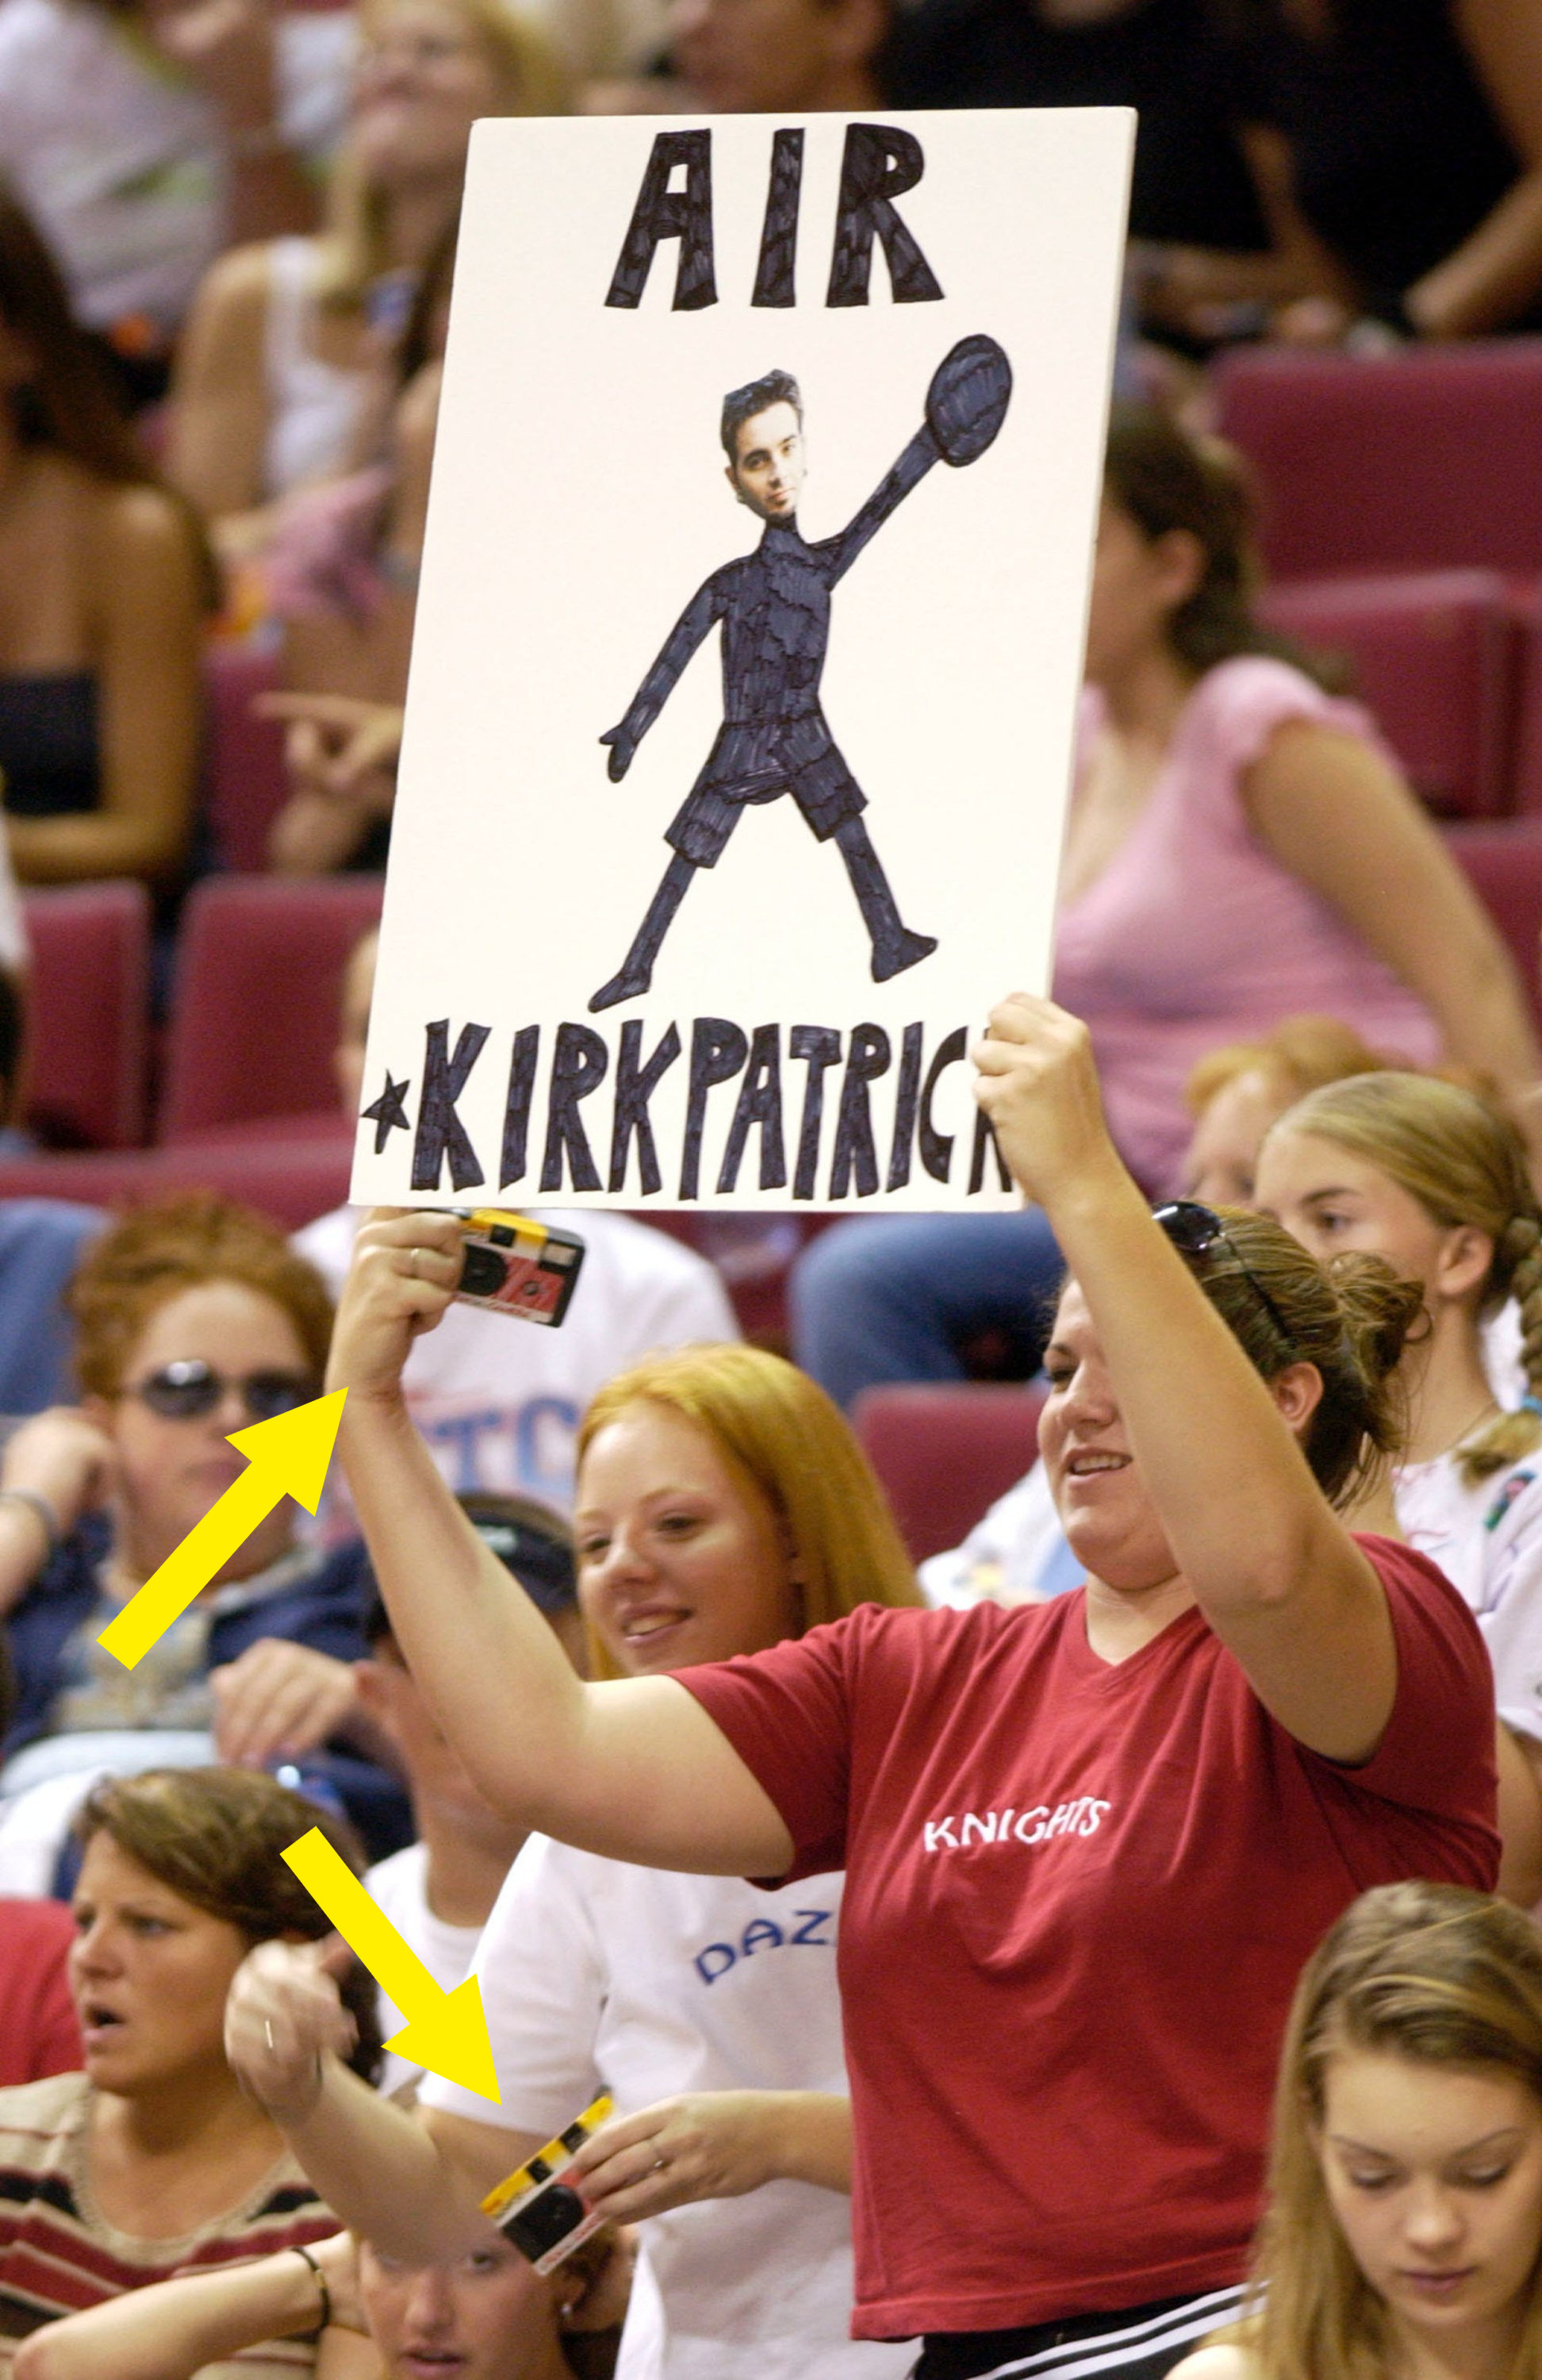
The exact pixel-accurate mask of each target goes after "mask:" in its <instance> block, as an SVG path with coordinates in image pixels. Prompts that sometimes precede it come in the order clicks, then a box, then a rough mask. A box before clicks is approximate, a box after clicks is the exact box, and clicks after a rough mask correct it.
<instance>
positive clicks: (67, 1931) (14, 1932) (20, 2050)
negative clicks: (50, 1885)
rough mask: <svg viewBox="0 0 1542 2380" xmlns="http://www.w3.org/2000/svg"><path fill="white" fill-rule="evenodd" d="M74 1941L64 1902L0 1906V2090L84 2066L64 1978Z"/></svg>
mask: <svg viewBox="0 0 1542 2380" xmlns="http://www.w3.org/2000/svg"><path fill="white" fill-rule="evenodd" d="M74 1939H75V1919H74V1917H73V1915H72V1914H71V1913H70V1912H69V1911H68V1910H67V1908H66V1907H65V1905H64V1903H63V1901H62V1900H0V2087H4V2088H8V2087H9V2086H10V2085H11V2084H12V2083H41V2082H42V2079H43V2077H44V2075H46V2074H72V2073H75V2072H77V2071H78V2070H79V2068H80V2067H81V2066H83V2065H84V2063H85V2056H84V2052H83V2051H82V2049H81V2047H80V2027H79V2022H77V2019H76V2014H75V2003H74V2001H73V2000H72V1999H71V1998H70V1996H69V1984H68V1980H67V1976H66V1973H65V1957H66V1953H67V1951H68V1949H69V1946H70V1944H71V1942H73V1940H74Z"/></svg>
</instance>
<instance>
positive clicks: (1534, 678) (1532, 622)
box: [1512, 595, 1542, 815]
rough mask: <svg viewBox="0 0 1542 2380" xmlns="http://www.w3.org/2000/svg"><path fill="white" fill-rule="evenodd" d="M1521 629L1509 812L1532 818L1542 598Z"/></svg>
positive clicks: (1541, 727) (1539, 734) (1538, 773)
mask: <svg viewBox="0 0 1542 2380" xmlns="http://www.w3.org/2000/svg"><path fill="white" fill-rule="evenodd" d="M1522 627H1523V639H1522V647H1521V656H1520V662H1519V671H1518V674H1519V679H1520V693H1519V698H1518V700H1517V704H1516V710H1517V717H1516V722H1515V766H1514V786H1513V799H1512V808H1514V809H1516V810H1519V811H1522V812H1529V813H1532V814H1533V815H1535V814H1536V812H1538V811H1542V595H1538V596H1536V597H1534V598H1533V600H1532V601H1531V602H1530V603H1529V604H1528V605H1527V606H1526V609H1525V613H1524V619H1523V622H1522Z"/></svg>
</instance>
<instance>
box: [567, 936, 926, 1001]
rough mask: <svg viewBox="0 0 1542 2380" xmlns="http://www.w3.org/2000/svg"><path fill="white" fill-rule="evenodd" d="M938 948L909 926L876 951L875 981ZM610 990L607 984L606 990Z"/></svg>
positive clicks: (902, 970) (883, 980) (899, 972)
mask: <svg viewBox="0 0 1542 2380" xmlns="http://www.w3.org/2000/svg"><path fill="white" fill-rule="evenodd" d="M936 948H937V937H936V935H935V934H913V933H912V932H911V930H910V929H909V927H908V926H907V927H906V928H905V931H904V932H903V933H902V934H901V936H900V938H899V940H898V941H896V942H886V943H885V944H884V946H883V948H882V949H881V950H879V949H877V948H875V949H874V952H873V981H874V982H875V983H887V982H888V980H889V978H890V977H891V976H892V975H903V974H904V973H905V968H906V967H913V966H918V965H920V963H921V961H922V960H923V959H929V958H930V956H931V954H932V953H933V951H934V950H935V949H936ZM609 989H610V986H609V985H608V984H607V986H606V990H607V991H608V990H609ZM620 996H621V995H620V994H619V993H618V994H617V997H618V998H619V997H620ZM598 1005H599V1002H598V1001H595V1000H591V1001H590V1002H589V1006H590V1007H591V1008H595V1007H598Z"/></svg>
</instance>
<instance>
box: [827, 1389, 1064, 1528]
mask: <svg viewBox="0 0 1542 2380" xmlns="http://www.w3.org/2000/svg"><path fill="white" fill-rule="evenodd" d="M1043 1403H1044V1392H1043V1390H1042V1389H1040V1388H1038V1387H1035V1386H1032V1385H1030V1386H1028V1387H1026V1388H1022V1387H1011V1388H1001V1387H986V1386H983V1385H981V1384H979V1383H977V1382H973V1381H970V1382H963V1381H961V1382H958V1383H956V1384H954V1383H951V1382H950V1383H948V1384H947V1385H945V1386H932V1385H930V1384H927V1385H924V1386H923V1385H916V1386H905V1387H903V1388H883V1389H864V1390H863V1391H862V1394H861V1395H860V1396H859V1397H858V1398H857V1400H856V1407H855V1409H854V1411H853V1414H852V1424H853V1427H854V1428H855V1429H856V1435H857V1438H858V1439H860V1441H861V1444H862V1449H863V1451H864V1452H865V1453H866V1455H867V1457H868V1462H869V1463H871V1464H872V1466H873V1469H874V1470H875V1471H876V1472H877V1474H878V1475H879V1478H880V1481H881V1482H882V1485H883V1489H884V1493H885V1494H886V1495H887V1497H888V1499H889V1501H890V1503H891V1504H892V1507H893V1512H894V1518H895V1519H896V1520H897V1521H898V1523H899V1524H900V1533H901V1535H902V1536H904V1538H905V1544H906V1546H907V1547H908V1548H909V1549H910V1554H911V1558H912V1560H915V1561H918V1562H919V1561H925V1560H926V1559H927V1557H928V1555H929V1554H940V1553H945V1552H946V1551H947V1549H948V1548H949V1547H950V1546H956V1545H959V1544H961V1543H962V1541H963V1540H964V1538H965V1537H966V1536H968V1534H969V1532H970V1530H971V1529H972V1528H973V1527H974V1525H975V1524H976V1522H977V1521H978V1520H980V1519H982V1518H983V1516H984V1514H985V1513H986V1512H988V1511H989V1510H990V1506H991V1505H992V1504H993V1503H994V1502H995V1500H996V1499H997V1497H998V1496H1004V1495H1005V1493H1006V1491H1007V1489H1008V1488H1010V1487H1011V1486H1012V1485H1013V1483H1014V1481H1015V1480H1018V1479H1021V1478H1022V1476H1023V1474H1024V1473H1025V1471H1028V1470H1030V1469H1031V1468H1032V1466H1033V1463H1034V1460H1035V1457H1036V1456H1037V1455H1038V1413H1039V1407H1040V1406H1041V1405H1042V1404H1043Z"/></svg>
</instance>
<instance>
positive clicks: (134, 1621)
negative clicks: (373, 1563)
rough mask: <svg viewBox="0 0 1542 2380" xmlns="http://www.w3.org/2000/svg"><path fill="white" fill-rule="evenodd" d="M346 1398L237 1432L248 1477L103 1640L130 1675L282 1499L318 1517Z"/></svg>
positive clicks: (337, 1394)
mask: <svg viewBox="0 0 1542 2380" xmlns="http://www.w3.org/2000/svg"><path fill="white" fill-rule="evenodd" d="M347 1393H348V1392H347V1390H346V1389H337V1390H334V1392H333V1394H332V1395H331V1396H330V1397H314V1398H312V1400H311V1402H310V1404H306V1405H297V1406H296V1408H295V1410H294V1412H293V1413H286V1414H279V1415H277V1416H276V1418H275V1419H274V1420H273V1421H260V1422H254V1423H253V1424H252V1426H251V1427H250V1428H249V1429H237V1430H234V1431H232V1433H231V1437H230V1444H231V1445H232V1446H234V1447H237V1448H238V1449H239V1450H240V1451H241V1453H243V1454H244V1455H246V1456H247V1458H248V1463H247V1468H246V1470H245V1471H243V1472H242V1474H241V1475H240V1477H239V1479H233V1480H232V1481H231V1483H230V1486H229V1487H228V1488H226V1489H225V1494H224V1495H223V1496H222V1497H221V1498H220V1500H219V1502H218V1503H217V1504H215V1505H213V1506H212V1507H211V1509H210V1510H209V1511H208V1512H205V1514H204V1516H203V1518H202V1520H201V1521H200V1522H199V1524H198V1525H197V1527H196V1528H192V1529H189V1530H188V1535H187V1536H185V1537H184V1538H183V1540H182V1543H181V1544H180V1545H179V1546H178V1547H177V1548H176V1551H175V1552H174V1553H169V1554H168V1555H167V1556H166V1559H165V1560H164V1562H163V1563H162V1564H161V1567H160V1569H159V1570H158V1571H154V1572H152V1574H151V1575H150V1577H149V1578H147V1579H146V1581H145V1583H144V1585H142V1586H141V1587H140V1590H139V1593H138V1594H137V1595H132V1596H130V1597H129V1598H128V1601H127V1603H126V1604H125V1605H124V1607H123V1609H122V1610H121V1611H120V1612H119V1613H118V1615H117V1618H116V1619H115V1620H112V1621H108V1623H107V1625H106V1627H105V1628H103V1631H102V1633H101V1635H100V1636H99V1637H98V1638H97V1640H96V1641H97V1643H98V1644H99V1645H105V1646H106V1648H107V1650H108V1652H109V1653H112V1654H115V1656H116V1658H118V1660H120V1661H121V1662H122V1663H123V1666H124V1668H125V1669H126V1670H131V1669H133V1667H134V1665H135V1663H136V1662H138V1661H141V1660H142V1659H143V1658H144V1656H145V1655H146V1654H147V1653H148V1652H149V1650H150V1648H151V1646H152V1645H153V1644H155V1643H156V1642H157V1641H158V1640H159V1639H160V1638H161V1637H163V1636H164V1634H165V1633H166V1630H167V1629H168V1628H169V1627H170V1626H171V1624H172V1621H174V1620H179V1619H180V1618H181V1617H182V1614H183V1613H184V1611H186V1609H188V1604H189V1603H191V1601H192V1599H193V1597H194V1596H195V1595H200V1594H201V1593H202V1591H203V1589H204V1588H205V1587H206V1586H207V1585H208V1584H209V1582H210V1580H211V1579H212V1578H217V1577H218V1575H219V1573H220V1572H221V1571H222V1570H223V1569H224V1568H225V1563H226V1562H227V1561H228V1560H230V1557H231V1555H232V1554H233V1553H234V1552H235V1551H236V1550H237V1547H239V1546H244V1545H245V1543H246V1541H247V1539H248V1538H249V1536H250V1535H251V1533H252V1531H253V1529H255V1528H256V1527H257V1526H258V1525H259V1524H260V1523H261V1522H263V1521H265V1520H266V1519H267V1517H268V1514H269V1513H270V1512H272V1511H273V1506H274V1505H275V1504H276V1503H277V1502H278V1500H279V1498H280V1497H281V1496H293V1498H294V1499H295V1501H296V1503H297V1504H303V1505H304V1506H305V1509H306V1511H307V1512H314V1511H315V1510H316V1507H317V1505H318V1504H319V1503H320V1502H321V1500H322V1488H324V1487H325V1485H326V1475H327V1465H328V1464H329V1463H330V1462H331V1461H332V1450H333V1447H334V1444H335V1442H336V1439H337V1425H338V1423H339V1422H340V1421H341V1420H342V1418H343V1400H344V1398H345V1397H346V1395H347ZM398 2005H399V2003H398Z"/></svg>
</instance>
